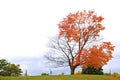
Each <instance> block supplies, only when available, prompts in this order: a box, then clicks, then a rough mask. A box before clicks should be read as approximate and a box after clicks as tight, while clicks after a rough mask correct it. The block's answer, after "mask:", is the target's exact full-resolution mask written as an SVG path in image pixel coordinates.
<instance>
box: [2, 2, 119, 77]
mask: <svg viewBox="0 0 120 80" xmlns="http://www.w3.org/2000/svg"><path fill="white" fill-rule="evenodd" d="M119 7H120V4H119V0H0V59H2V58H4V59H6V60H8V61H10V62H12V63H16V64H20V65H21V68H22V69H23V71H25V70H28V72H29V74H31V75H39V74H40V73H41V72H44V71H49V68H46V64H45V61H44V58H43V55H44V54H45V53H46V51H47V44H48V41H49V39H48V38H49V37H52V36H55V35H56V34H57V31H58V29H57V27H58V26H57V24H58V23H59V21H61V20H62V19H63V18H64V17H65V16H66V15H68V14H69V13H70V12H71V13H75V12H77V11H82V10H91V9H94V10H95V12H96V13H97V14H98V15H102V16H103V17H104V18H105V19H104V22H103V25H105V27H106V29H105V30H104V31H103V33H102V36H103V38H104V40H106V41H111V42H112V43H113V44H114V45H115V46H116V48H115V51H114V53H113V56H114V58H113V59H112V60H111V61H110V62H109V63H108V64H107V65H106V66H104V71H106V72H107V71H109V69H111V70H112V71H113V72H115V71H119V72H120V65H119V63H120V53H119V52H120V37H119V32H120V31H119V26H120V24H119V23H120V22H119V21H120V9H119ZM53 70H54V72H55V73H57V72H58V73H61V72H64V71H65V69H63V68H59V69H53ZM56 71H57V72H56ZM66 71H67V70H66ZM66 73H67V72H66Z"/></svg>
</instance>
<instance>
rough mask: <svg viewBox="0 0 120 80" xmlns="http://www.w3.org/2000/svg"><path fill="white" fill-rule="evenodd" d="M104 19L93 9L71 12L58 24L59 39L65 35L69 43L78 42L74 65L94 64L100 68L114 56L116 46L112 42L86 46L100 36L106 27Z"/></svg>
mask: <svg viewBox="0 0 120 80" xmlns="http://www.w3.org/2000/svg"><path fill="white" fill-rule="evenodd" d="M103 19H104V18H103V17H102V16H97V15H96V14H95V13H94V11H93V10H91V11H88V12H87V11H85V10H84V11H82V12H77V13H74V14H72V13H70V14H69V15H68V16H67V17H66V18H64V19H63V21H61V22H60V23H59V24H58V26H59V39H61V38H62V37H65V38H66V39H67V41H68V42H69V43H72V42H74V43H76V44H78V45H77V47H78V48H77V49H76V56H75V57H74V60H73V62H72V63H71V65H72V66H76V65H80V66H82V67H83V68H87V67H88V66H92V67H94V68H95V69H98V68H101V67H102V66H104V65H105V64H107V62H108V61H109V60H110V59H111V58H112V51H114V46H113V45H112V44H111V43H110V42H102V43H101V44H99V45H94V44H91V45H92V46H91V47H86V45H88V44H89V42H91V43H94V41H95V40H96V39H97V38H99V33H100V31H103V30H104V29H105V27H103V25H102V23H101V22H102V21H103Z"/></svg>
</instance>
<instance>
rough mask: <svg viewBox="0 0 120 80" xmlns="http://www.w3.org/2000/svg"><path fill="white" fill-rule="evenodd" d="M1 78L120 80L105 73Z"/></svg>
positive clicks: (7, 78)
mask: <svg viewBox="0 0 120 80" xmlns="http://www.w3.org/2000/svg"><path fill="white" fill-rule="evenodd" d="M0 80H120V78H115V77H112V76H105V75H61V76H60V75H58V76H57V75H56V76H29V77H0Z"/></svg>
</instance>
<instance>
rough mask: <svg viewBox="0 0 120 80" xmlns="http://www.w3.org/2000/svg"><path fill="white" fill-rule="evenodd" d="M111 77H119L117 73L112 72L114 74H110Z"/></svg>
mask: <svg viewBox="0 0 120 80" xmlns="http://www.w3.org/2000/svg"><path fill="white" fill-rule="evenodd" d="M112 76H114V77H119V76H120V75H119V73H117V72H114V73H113V74H112Z"/></svg>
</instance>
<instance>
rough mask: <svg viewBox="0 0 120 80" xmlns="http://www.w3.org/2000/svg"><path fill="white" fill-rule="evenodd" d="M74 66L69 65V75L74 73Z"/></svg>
mask: <svg viewBox="0 0 120 80" xmlns="http://www.w3.org/2000/svg"><path fill="white" fill-rule="evenodd" d="M75 68H76V67H75V66H70V74H71V75H74V73H75Z"/></svg>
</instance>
